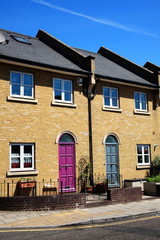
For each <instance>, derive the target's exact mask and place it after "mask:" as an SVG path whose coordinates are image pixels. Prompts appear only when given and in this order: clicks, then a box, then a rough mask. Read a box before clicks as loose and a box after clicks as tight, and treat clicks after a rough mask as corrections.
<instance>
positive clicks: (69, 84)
mask: <svg viewBox="0 0 160 240" xmlns="http://www.w3.org/2000/svg"><path fill="white" fill-rule="evenodd" d="M64 90H65V91H71V82H67V81H64Z"/></svg>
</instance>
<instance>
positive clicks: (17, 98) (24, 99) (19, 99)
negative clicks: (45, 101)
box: [7, 96, 38, 104]
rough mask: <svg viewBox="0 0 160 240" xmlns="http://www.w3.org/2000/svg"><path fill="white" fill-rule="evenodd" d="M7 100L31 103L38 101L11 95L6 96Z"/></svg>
mask: <svg viewBox="0 0 160 240" xmlns="http://www.w3.org/2000/svg"><path fill="white" fill-rule="evenodd" d="M7 101H13V102H25V103H33V104H37V103H38V100H37V99H29V98H19V97H12V96H8V97H7Z"/></svg>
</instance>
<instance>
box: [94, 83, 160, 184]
mask: <svg viewBox="0 0 160 240" xmlns="http://www.w3.org/2000/svg"><path fill="white" fill-rule="evenodd" d="M104 86H107V87H112V88H118V92H119V96H120V98H119V104H120V109H121V111H120V112H118V111H111V110H109V109H106V110H102V108H103V87H104ZM134 91H138V92H145V93H146V94H147V99H148V112H149V113H150V114H148V115H145V114H135V113H134ZM96 93H97V94H96V96H95V98H94V100H93V101H92V124H93V126H92V129H93V158H94V167H93V169H94V173H97V174H98V173H101V174H105V173H106V149H105V145H104V144H103V143H102V142H103V139H104V137H105V136H107V134H110V133H111V134H112V133H114V134H115V135H116V136H117V137H118V138H119V141H120V144H119V174H120V179H121V181H120V184H122V180H124V179H132V178H144V177H146V175H147V172H149V169H145V168H141V169H137V150H136V145H137V144H150V150H151V158H152V159H153V157H154V155H158V154H160V149H158V148H156V149H155V151H154V147H153V146H154V144H155V143H157V142H159V137H160V136H159V129H158V127H157V126H159V124H158V111H157V109H156V110H155V109H154V105H153V102H154V101H153V99H154V97H155V94H156V93H155V92H154V91H152V90H149V89H144V88H141V87H139V88H138V87H134V86H133V87H130V86H127V85H126V86H125V85H120V84H118V83H117V84H115V83H109V82H107V81H106V82H105V81H104V82H103V81H99V82H98V83H97V86H96Z"/></svg>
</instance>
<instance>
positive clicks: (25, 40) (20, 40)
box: [12, 35, 32, 45]
mask: <svg viewBox="0 0 160 240" xmlns="http://www.w3.org/2000/svg"><path fill="white" fill-rule="evenodd" d="M12 37H13V38H14V39H15V40H16V41H17V42H21V43H26V44H30V45H31V44H32V43H31V42H30V41H28V39H26V38H22V37H18V36H15V35H12Z"/></svg>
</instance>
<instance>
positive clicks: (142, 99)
mask: <svg viewBox="0 0 160 240" xmlns="http://www.w3.org/2000/svg"><path fill="white" fill-rule="evenodd" d="M141 101H143V102H144V101H146V94H145V93H141Z"/></svg>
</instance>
